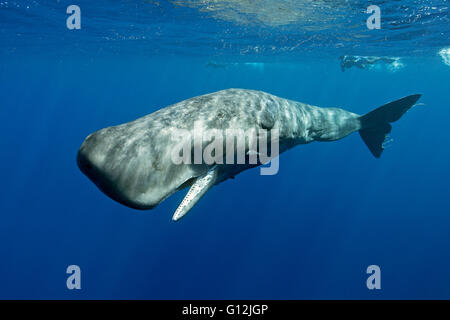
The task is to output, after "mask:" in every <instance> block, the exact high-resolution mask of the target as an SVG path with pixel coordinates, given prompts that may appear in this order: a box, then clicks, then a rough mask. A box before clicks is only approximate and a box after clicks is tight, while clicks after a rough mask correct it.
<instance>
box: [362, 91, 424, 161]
mask: <svg viewBox="0 0 450 320" xmlns="http://www.w3.org/2000/svg"><path fill="white" fill-rule="evenodd" d="M420 97H421V95H420V94H413V95H411V96H407V97H404V98H402V99H399V100H395V101H392V102H389V103H387V104H385V105H383V106H381V107H379V108H377V109H375V110H372V111H370V112H369V113H366V114H365V115H363V116H361V118H360V120H361V129H360V130H359V134H360V135H361V138H362V139H363V141H364V142H365V144H366V145H367V147H368V148H369V150H370V152H372V154H373V155H374V156H375V157H376V158H379V157H380V156H381V153H382V152H383V142H384V140H385V139H386V135H387V134H388V133H389V132H391V129H392V126H391V125H390V123H392V122H395V121H397V120H398V119H400V118H401V116H402V115H403V114H405V112H406V111H408V110H409V109H410V108H411V107H412V106H414V104H415V103H416V102H417V100H419V98H420Z"/></svg>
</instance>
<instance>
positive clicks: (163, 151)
mask: <svg viewBox="0 0 450 320" xmlns="http://www.w3.org/2000/svg"><path fill="white" fill-rule="evenodd" d="M195 121H201V122H202V124H203V129H205V130H206V129H211V128H214V129H223V130H225V129H227V128H237V129H243V130H248V129H250V128H254V129H256V130H257V129H261V128H262V129H266V130H270V129H275V128H277V129H278V130H279V135H280V139H279V148H280V153H282V152H284V151H286V150H288V149H289V148H292V147H294V146H295V145H298V144H306V143H310V142H312V141H332V140H337V139H341V138H343V137H345V136H347V135H348V134H350V133H352V132H354V131H356V130H359V129H360V120H359V116H358V115H357V114H354V113H351V112H348V111H345V110H343V109H338V108H319V107H314V106H311V105H307V104H304V103H300V102H296V101H291V100H287V99H283V98H279V97H276V96H273V95H271V94H268V93H265V92H261V91H253V90H243V89H228V90H223V91H219V92H215V93H211V94H207V95H203V96H199V97H194V98H191V99H188V100H185V101H182V102H179V103H177V104H174V105H171V106H169V107H166V108H164V109H161V110H158V111H156V112H154V113H151V114H149V115H147V116H145V117H142V118H139V119H137V120H135V121H132V122H129V123H125V124H122V125H118V126H114V127H109V128H105V129H102V130H99V131H97V132H95V133H93V134H91V135H89V136H88V137H87V138H86V140H85V141H84V142H83V144H82V146H81V148H80V150H79V152H78V156H77V162H78V165H79V167H80V169H81V170H82V171H83V172H84V173H85V174H86V175H87V176H88V177H89V178H90V179H91V180H92V181H93V182H94V183H95V184H96V185H97V186H98V187H99V188H100V189H101V190H102V191H103V192H104V193H106V194H107V195H108V196H110V197H111V198H113V199H114V200H116V201H118V202H120V203H122V204H124V205H127V206H129V207H132V208H135V209H152V208H154V207H155V206H156V205H157V204H158V203H160V202H161V201H162V200H164V199H165V198H167V197H168V196H170V195H171V194H173V193H174V192H176V191H178V190H181V189H183V188H185V187H187V186H190V185H191V184H192V183H193V182H194V181H195V180H196V178H197V177H200V176H202V175H204V174H205V173H206V172H208V170H209V169H210V168H211V167H212V166H211V165H206V164H201V165H189V164H181V165H176V164H174V163H173V162H172V160H171V156H170V155H171V153H170V152H171V147H172V146H173V145H174V144H175V143H177V142H178V141H175V140H174V139H173V135H172V134H171V133H173V130H174V129H176V128H181V129H187V130H192V129H193V125H194V122H195ZM257 165H258V164H257ZM257 165H250V164H246V165H226V164H224V165H217V169H218V179H217V180H216V182H215V184H217V183H220V182H221V181H224V180H226V179H228V178H233V177H234V176H235V175H236V174H238V173H239V172H241V171H243V170H246V169H249V168H251V167H254V166H257Z"/></svg>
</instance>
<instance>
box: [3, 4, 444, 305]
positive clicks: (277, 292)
mask: <svg viewBox="0 0 450 320" xmlns="http://www.w3.org/2000/svg"><path fill="white" fill-rule="evenodd" d="M72 4H77V5H78V6H79V7H80V8H81V19H82V20H81V29H80V30H68V29H67V27H66V19H67V17H68V16H69V15H68V14H67V13H66V8H67V7H68V6H69V5H72ZM371 4H375V5H378V6H379V7H380V8H381V18H382V25H381V26H382V28H381V29H380V30H368V29H367V26H366V19H367V17H368V16H369V15H368V14H367V13H366V12H365V9H366V8H367V6H368V3H367V2H366V1H307V0H303V1H271V2H270V1H262V2H260V3H259V4H258V5H255V4H254V3H253V4H252V2H249V1H238V0H229V1H167V2H166V1H159V2H158V1H106V0H102V1H95V2H94V1H78V3H72V2H68V1H25V0H24V1H3V0H1V1H0V57H1V60H0V101H1V107H0V119H2V122H1V123H2V124H1V126H0V134H1V137H2V138H1V139H0V143H1V150H2V151H1V157H0V167H1V169H2V175H1V184H0V298H2V299H30V298H31V299H419V298H424V299H432V298H433V299H448V298H450V274H449V272H448V270H449V269H450V250H449V247H450V210H449V202H448V200H449V194H450V188H449V186H448V180H449V178H450V168H449V163H450V150H449V147H450V136H449V134H448V127H449V125H448V119H450V109H449V108H448V106H449V105H450V94H449V88H450V86H449V79H450V77H449V76H450V65H448V64H446V62H447V63H448V60H450V57H447V56H445V55H444V54H441V55H440V54H439V52H441V53H442V52H443V51H442V49H445V48H447V47H449V46H450V27H449V13H450V9H449V3H448V1H444V0H441V1H419V0H415V1H413V0H409V1H401V2H399V1H373V3H371ZM342 55H370V56H395V57H399V58H400V59H401V65H394V66H392V65H383V64H379V65H375V66H374V67H372V68H367V69H359V68H356V67H354V68H350V69H347V70H345V72H343V71H342V70H341V66H340V60H339V57H340V56H342ZM445 57H447V59H448V60H445V59H444V58H445ZM226 88H247V89H255V90H262V91H266V92H269V93H272V94H275V95H277V96H280V97H284V98H289V99H292V100H297V101H302V102H305V103H309V104H313V105H317V106H323V107H329V106H335V107H342V108H345V109H347V110H350V111H353V112H356V113H361V114H363V113H365V112H368V111H370V110H372V109H374V108H376V107H378V106H381V105H382V104H384V103H386V102H389V101H392V100H395V99H398V98H401V97H403V96H406V95H410V94H414V93H421V94H423V96H422V98H421V100H420V101H419V102H420V103H421V104H420V105H418V106H416V107H414V108H413V109H412V110H411V111H410V112H408V113H407V114H406V115H405V116H404V117H403V118H402V119H401V120H400V121H398V122H396V123H395V124H394V126H393V127H394V128H393V131H392V133H391V136H392V137H393V139H394V141H393V143H391V144H390V145H389V146H388V147H387V149H386V150H385V152H384V153H383V155H382V157H381V158H380V159H375V158H374V157H373V156H372V155H371V154H370V152H369V151H368V150H367V148H366V146H365V145H364V143H363V142H362V141H361V139H360V137H359V135H358V134H353V135H351V136H349V137H347V138H345V139H343V140H340V141H336V142H333V143H312V144H309V145H303V146H298V147H296V148H294V149H292V150H290V151H288V152H286V153H284V154H282V155H281V156H280V170H279V173H278V174H277V175H274V176H260V175H259V170H258V169H253V170H249V171H246V172H243V173H241V174H240V175H239V176H237V177H236V179H234V180H228V181H226V182H224V183H222V184H220V185H218V186H216V187H214V188H213V189H212V190H211V191H209V192H208V194H207V195H206V196H205V197H204V198H203V199H202V200H201V201H200V202H199V203H198V204H197V205H196V206H195V208H194V209H193V210H192V211H191V212H190V213H189V214H188V215H187V216H186V217H185V218H184V219H183V220H181V221H180V222H178V223H174V222H172V221H171V216H172V214H173V211H174V210H175V209H176V207H177V206H178V204H179V202H180V201H181V200H182V198H183V196H184V192H181V193H177V194H175V195H174V196H172V197H170V198H169V199H167V200H165V201H164V202H162V203H161V204H160V205H159V206H158V207H157V208H156V209H154V210H152V211H136V210H133V209H130V208H127V207H125V206H123V205H120V204H118V203H116V202H114V201H113V200H111V199H109V198H108V197H106V196H105V195H104V194H103V193H101V192H100V191H99V190H98V189H97V188H96V186H95V185H94V184H93V183H91V182H90V181H89V180H88V179H87V178H86V177H85V176H84V175H83V174H82V173H81V172H80V171H79V169H78V167H77V165H76V161H75V157H76V152H77V150H78V148H79V147H80V145H81V143H82V141H83V140H84V138H85V137H86V136H87V135H88V134H90V133H92V132H94V131H96V130H98V129H101V128H104V127H107V126H111V125H116V124H120V123H124V122H128V121H131V120H134V119H136V118H138V117H140V116H143V115H146V114H148V113H151V112H153V111H156V110H158V109H160V108H162V107H165V106H167V105H170V104H173V103H175V102H179V101H181V100H184V99H187V98H190V97H193V96H197V95H201V94H205V93H210V92H214V91H217V90H221V89H226ZM69 265H78V266H79V267H80V268H81V286H82V288H81V290H68V289H67V287H66V279H67V277H68V276H69V275H68V274H66V268H67V266H69ZM369 265H378V266H380V268H381V290H368V289H367V287H366V279H367V277H368V276H369V275H368V274H367V273H366V268H367V267H368V266H369Z"/></svg>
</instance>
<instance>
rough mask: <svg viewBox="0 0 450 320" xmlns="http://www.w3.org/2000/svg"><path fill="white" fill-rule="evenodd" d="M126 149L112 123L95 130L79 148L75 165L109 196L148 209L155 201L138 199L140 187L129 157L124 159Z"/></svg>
mask: <svg viewBox="0 0 450 320" xmlns="http://www.w3.org/2000/svg"><path fill="white" fill-rule="evenodd" d="M125 149H126V148H125V141H124V140H123V139H120V137H119V136H118V135H117V134H116V132H115V131H114V127H112V128H105V129H102V130H99V131H96V132H94V133H92V134H90V135H89V136H88V137H87V138H86V139H85V140H84V142H83V143H82V145H81V147H80V149H79V150H78V153H77V164H78V167H79V169H80V170H81V172H83V173H84V174H85V175H86V176H87V177H88V178H89V179H90V180H91V181H92V182H93V183H94V184H95V185H96V186H97V187H98V188H99V189H100V190H101V191H102V192H103V193H105V194H106V195H107V196H109V197H110V198H112V199H114V200H116V201H118V202H120V203H122V204H124V205H126V206H128V207H132V208H134V209H151V208H152V207H153V206H154V205H156V203H155V204H152V203H142V202H141V201H138V200H137V197H136V192H137V193H139V191H138V189H139V188H138V186H136V185H135V182H136V181H137V179H139V177H138V176H137V175H136V172H135V173H134V174H133V173H132V172H131V171H129V169H127V167H129V164H128V163H127V160H130V159H126V154H127V150H125ZM131 161H132V160H131ZM142 191H144V190H142Z"/></svg>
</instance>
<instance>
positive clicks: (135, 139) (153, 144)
mask: <svg viewBox="0 0 450 320" xmlns="http://www.w3.org/2000/svg"><path fill="white" fill-rule="evenodd" d="M170 146H171V142H170V138H169V137H167V136H165V135H164V134H161V131H160V130H154V129H153V130H147V129H145V128H142V127H140V126H139V124H135V123H128V124H125V125H120V126H115V127H108V128H105V129H101V130H99V131H96V132H94V133H92V134H90V135H89V136H88V137H87V138H86V139H85V140H84V142H83V143H82V145H81V147H80V149H79V150H78V153H77V164H78V167H79V168H80V170H81V171H82V172H83V173H84V174H85V175H86V176H87V177H88V178H89V179H90V180H91V181H92V182H93V183H94V184H95V185H96V186H97V187H98V188H99V189H100V190H101V191H102V192H103V193H105V194H106V195H107V196H109V197H110V198H112V199H114V200H116V201H117V202H119V203H121V204H124V205H126V206H128V207H131V208H134V209H141V210H147V209H152V208H154V207H155V206H156V205H157V204H158V203H160V202H161V201H162V200H164V199H165V198H166V197H168V196H170V195H171V194H173V193H174V192H176V191H178V190H180V189H183V188H185V187H187V186H189V185H190V184H191V183H192V179H193V178H195V177H196V176H198V175H200V174H202V171H204V168H201V170H200V171H199V170H198V168H194V167H192V166H189V165H184V164H181V165H176V164H174V163H173V162H172V161H171V159H170V152H169V151H170Z"/></svg>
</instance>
